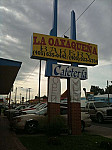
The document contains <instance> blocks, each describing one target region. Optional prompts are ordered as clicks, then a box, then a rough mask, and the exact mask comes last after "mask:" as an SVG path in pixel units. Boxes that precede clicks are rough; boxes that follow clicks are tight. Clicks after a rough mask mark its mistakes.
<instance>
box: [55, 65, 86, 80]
mask: <svg viewBox="0 0 112 150" xmlns="http://www.w3.org/2000/svg"><path fill="white" fill-rule="evenodd" d="M52 76H57V77H63V78H71V77H72V78H79V79H81V80H86V79H87V78H88V77H87V68H86V67H74V66H67V65H58V64H53V65H52Z"/></svg>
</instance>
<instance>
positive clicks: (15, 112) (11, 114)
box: [5, 105, 26, 119]
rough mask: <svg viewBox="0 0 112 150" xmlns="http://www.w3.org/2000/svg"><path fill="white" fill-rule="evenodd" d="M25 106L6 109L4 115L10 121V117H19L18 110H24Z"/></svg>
mask: <svg viewBox="0 0 112 150" xmlns="http://www.w3.org/2000/svg"><path fill="white" fill-rule="evenodd" d="M25 107H26V105H19V106H17V107H16V108H15V109H8V110H6V112H5V113H6V115H7V117H8V119H12V117H14V116H17V115H20V110H22V109H24V108H25Z"/></svg>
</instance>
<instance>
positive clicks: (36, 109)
mask: <svg viewBox="0 0 112 150" xmlns="http://www.w3.org/2000/svg"><path fill="white" fill-rule="evenodd" d="M45 107H47V103H38V104H37V105H36V106H35V107H33V109H30V110H25V111H22V112H21V114H23V115H25V114H34V113H36V112H37V111H39V110H41V109H43V108H45Z"/></svg>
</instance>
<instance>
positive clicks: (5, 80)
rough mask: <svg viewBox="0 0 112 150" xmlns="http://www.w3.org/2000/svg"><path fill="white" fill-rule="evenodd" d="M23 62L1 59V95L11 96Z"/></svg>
mask: <svg viewBox="0 0 112 150" xmlns="http://www.w3.org/2000/svg"><path fill="white" fill-rule="evenodd" d="M21 64H22V62H18V61H14V60H8V59H3V58H0V94H1V95H5V94H9V92H10V90H11V88H12V86H13V83H14V81H15V79H16V76H17V74H18V71H19V69H20V67H21Z"/></svg>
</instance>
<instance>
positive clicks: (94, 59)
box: [31, 33, 98, 65]
mask: <svg viewBox="0 0 112 150" xmlns="http://www.w3.org/2000/svg"><path fill="white" fill-rule="evenodd" d="M31 58H36V59H37V58H38V59H55V60H57V61H59V62H68V63H73V62H76V63H79V64H85V65H97V64H98V50H97V45H95V44H91V43H85V42H81V41H76V40H72V39H66V38H60V37H55V36H49V35H43V34H38V33H33V38H32V50H31Z"/></svg>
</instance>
